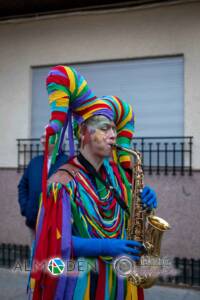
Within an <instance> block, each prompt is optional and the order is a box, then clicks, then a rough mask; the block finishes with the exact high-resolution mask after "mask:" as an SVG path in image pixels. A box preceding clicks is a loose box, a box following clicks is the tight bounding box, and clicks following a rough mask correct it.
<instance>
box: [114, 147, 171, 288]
mask: <svg viewBox="0 0 200 300" xmlns="http://www.w3.org/2000/svg"><path fill="white" fill-rule="evenodd" d="M114 147H116V149H118V150H122V151H126V152H127V153H129V154H131V155H132V156H134V157H135V160H136V162H135V164H134V167H133V176H132V203H131V207H130V218H129V220H128V224H127V239H128V240H135V241H138V242H141V243H142V244H143V247H144V253H143V255H142V256H141V259H140V261H139V262H136V263H135V262H134V264H133V265H134V268H133V271H132V273H131V275H128V281H129V282H131V283H132V284H134V285H135V286H138V287H142V288H150V287H151V286H152V285H153V284H155V282H156V280H157V278H158V276H159V275H157V274H156V275H155V272H154V274H152V272H151V269H152V267H151V265H150V268H149V269H148V267H147V272H146V271H145V272H143V271H142V269H143V270H146V266H145V265H144V264H143V263H142V262H145V261H146V262H149V261H150V263H151V261H152V260H154V261H155V260H158V261H159V257H160V248H161V239H162V235H163V233H164V232H165V231H166V230H168V229H170V225H169V224H168V223H167V222H166V221H165V220H164V219H162V218H159V217H157V216H155V215H154V211H153V210H151V211H150V210H149V211H148V210H146V209H144V208H143V207H142V202H141V196H140V194H141V191H142V189H143V187H144V172H143V170H142V158H141V154H140V153H139V152H138V151H135V150H132V149H129V148H125V147H122V146H119V145H117V144H116V145H114ZM119 260H121V261H120V263H121V264H122V266H123V264H124V263H126V262H127V260H126V257H125V259H124V256H123V257H122V258H121V259H119ZM143 267H145V268H143ZM141 271H142V272H141ZM154 271H155V270H154ZM143 273H144V274H143Z"/></svg>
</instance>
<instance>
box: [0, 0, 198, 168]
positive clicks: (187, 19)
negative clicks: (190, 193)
mask: <svg viewBox="0 0 200 300" xmlns="http://www.w3.org/2000/svg"><path fill="white" fill-rule="evenodd" d="M0 41H1V42H0V91H1V98H0V103H1V109H0V123H1V124H0V138H1V147H0V167H14V166H16V165H17V147H16V140H15V139H16V138H28V137H30V123H31V120H30V110H31V67H32V66H39V65H41V66H42V65H49V64H50V65H52V64H53V65H54V64H59V63H63V62H68V63H72V62H73V63H76V62H86V61H98V60H99V61H100V60H109V59H126V58H138V57H140V58H142V57H151V56H165V55H176V54H184V58H185V87H184V91H185V112H184V113H185V116H184V118H185V135H193V136H194V137H195V138H194V160H193V164H194V167H195V168H196V169H200V156H199V153H198V149H199V146H200V130H198V129H199V128H200V126H199V125H200V118H199V113H200V83H199V82H200V59H199V53H200V3H191V4H189V3H188V4H182V5H171V6H161V7H156V8H155V7H154V8H148V9H137V10H135V9H130V8H129V9H128V10H122V11H116V12H101V13H99V12H98V13H90V14H89V13H88V14H84V15H80V14H76V15H71V16H70V15H66V16H56V17H55V18H52V17H48V18H44V19H37V18H35V19H31V20H30V19H29V20H28V19H27V20H21V21H20V20H18V21H10V23H8V22H7V23H5V22H4V23H0ZM44 84H45V83H44ZM44 101H47V99H44ZM152 135H153V133H152Z"/></svg>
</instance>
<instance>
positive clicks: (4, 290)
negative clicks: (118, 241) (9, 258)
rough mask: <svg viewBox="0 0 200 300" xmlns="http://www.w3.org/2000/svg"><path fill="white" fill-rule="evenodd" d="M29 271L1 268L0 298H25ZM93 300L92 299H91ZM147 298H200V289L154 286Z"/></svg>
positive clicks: (8, 299)
mask: <svg viewBox="0 0 200 300" xmlns="http://www.w3.org/2000/svg"><path fill="white" fill-rule="evenodd" d="M27 280H28V272H24V273H22V272H19V271H15V272H14V271H11V270H7V269H0V300H25V299H27V295H26V284H27ZM91 300H92V299H91ZM145 300H200V289H199V290H197V289H186V288H174V287H163V286H158V285H157V286H154V287H152V288H150V289H146V290H145Z"/></svg>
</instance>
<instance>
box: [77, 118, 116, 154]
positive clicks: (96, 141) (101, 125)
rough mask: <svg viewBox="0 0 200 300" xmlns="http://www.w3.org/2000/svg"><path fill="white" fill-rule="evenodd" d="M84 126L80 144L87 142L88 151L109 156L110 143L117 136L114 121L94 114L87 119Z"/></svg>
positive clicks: (113, 141) (110, 151)
mask: <svg viewBox="0 0 200 300" xmlns="http://www.w3.org/2000/svg"><path fill="white" fill-rule="evenodd" d="M84 126H85V128H86V130H84V131H83V144H82V146H83V147H85V145H86V144H88V145H89V148H90V151H92V153H93V154H95V155H97V156H100V157H106V156H110V155H111V153H112V147H111V145H112V144H114V143H115V139H116V136H117V133H116V126H115V124H114V122H113V121H111V120H109V119H108V118H107V117H104V116H94V117H92V118H90V119H88V120H87V121H86V122H85V123H84Z"/></svg>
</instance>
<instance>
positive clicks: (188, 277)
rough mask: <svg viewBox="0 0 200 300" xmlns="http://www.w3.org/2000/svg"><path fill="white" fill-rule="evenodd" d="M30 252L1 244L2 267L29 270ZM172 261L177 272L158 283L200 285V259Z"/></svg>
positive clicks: (175, 259) (27, 249)
mask: <svg viewBox="0 0 200 300" xmlns="http://www.w3.org/2000/svg"><path fill="white" fill-rule="evenodd" d="M30 253H31V251H30V248H29V246H28V245H15V244H0V268H9V269H10V268H11V269H13V271H25V272H26V271H27V272H29V271H30ZM171 263H172V266H173V268H174V269H175V270H176V273H177V274H176V275H173V276H162V277H159V279H158V281H157V284H162V285H182V286H185V287H186V286H188V287H198V288H199V287H200V259H188V258H179V257H175V258H174V259H172V262H171Z"/></svg>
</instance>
